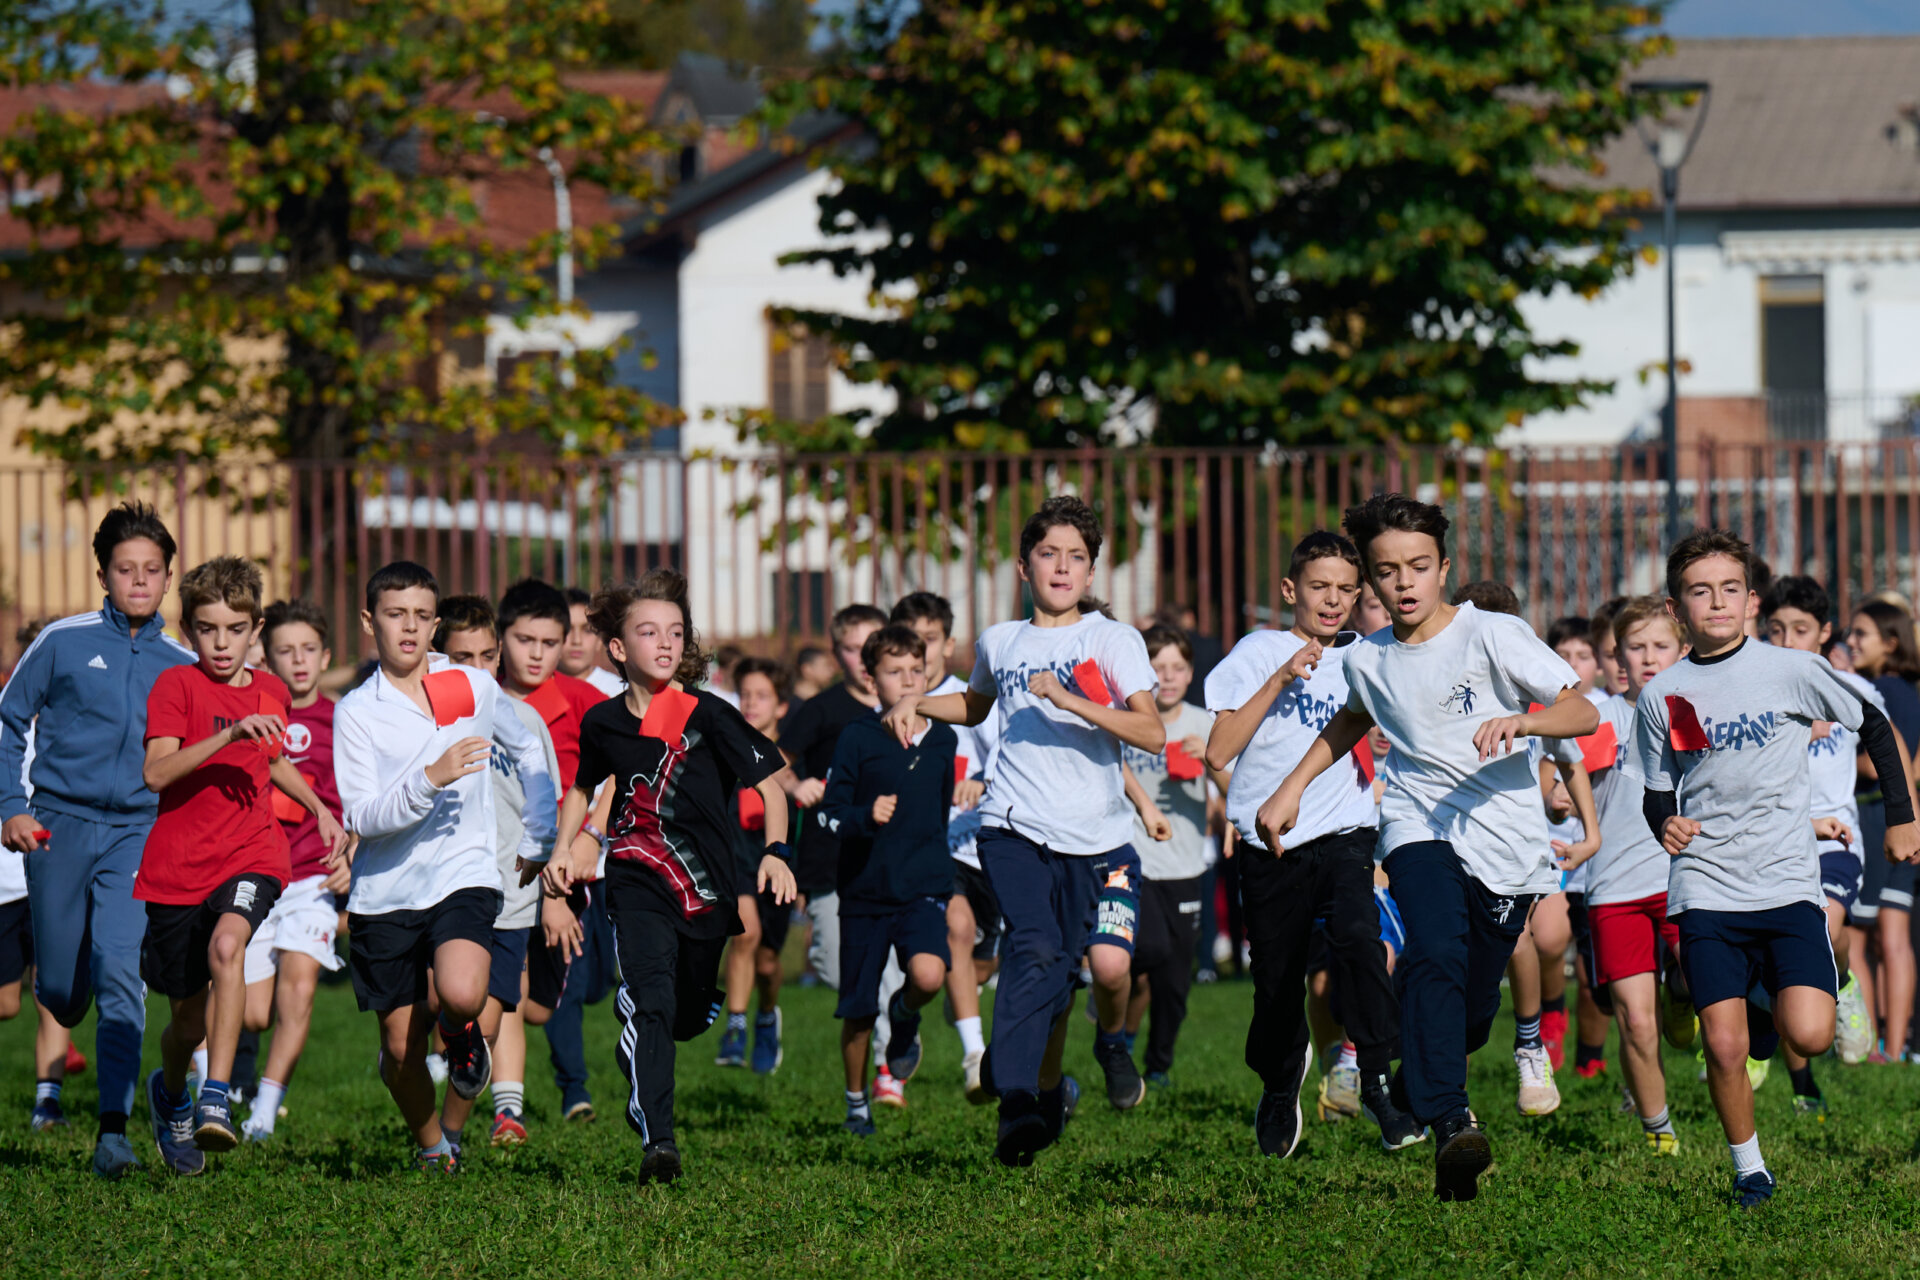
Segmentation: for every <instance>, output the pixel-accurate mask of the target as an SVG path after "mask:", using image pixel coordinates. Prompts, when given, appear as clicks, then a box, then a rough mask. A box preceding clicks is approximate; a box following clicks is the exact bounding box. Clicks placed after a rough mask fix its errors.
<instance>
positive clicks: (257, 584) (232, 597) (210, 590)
mask: <svg viewBox="0 0 1920 1280" xmlns="http://www.w3.org/2000/svg"><path fill="white" fill-rule="evenodd" d="M263 594H265V586H264V584H263V582H262V581H261V578H260V566H259V565H257V564H255V563H254V562H253V561H251V560H245V559H242V558H241V557H239V556H215V557H214V558H213V559H211V560H209V561H207V562H206V563H205V564H197V565H195V566H194V567H193V568H191V569H189V570H187V572H186V574H185V575H184V576H183V577H182V578H181V579H180V619H181V621H182V622H191V621H193V615H194V611H195V610H196V609H198V608H199V607H200V606H201V605H204V604H224V605H225V606H227V608H229V609H231V610H233V611H234V612H235V613H244V614H246V615H247V616H248V617H250V618H252V619H253V620H254V621H255V622H258V621H260V619H261V618H263V617H265V616H266V610H265V609H264V608H263V607H262V605H261V603H260V598H261V596H262V595H263Z"/></svg>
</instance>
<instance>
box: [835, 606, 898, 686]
mask: <svg viewBox="0 0 1920 1280" xmlns="http://www.w3.org/2000/svg"><path fill="white" fill-rule="evenodd" d="M879 629H880V625H879V624H878V623H876V622H860V623H855V624H854V625H853V626H851V627H849V628H848V629H847V633H846V634H845V635H843V636H841V637H840V638H839V639H838V640H835V641H834V642H833V656H834V657H835V658H837V659H838V660H839V662H840V670H842V671H843V672H845V673H846V676H847V683H848V684H850V685H852V686H853V687H854V688H856V689H859V690H860V691H861V692H863V693H872V692H873V680H872V678H871V677H870V676H868V675H867V668H866V665H865V664H864V663H862V662H861V661H860V650H861V649H863V648H864V647H866V643H867V637H868V636H870V635H872V634H873V633H874V632H876V631H878V630H879ZM889 705H891V704H889Z"/></svg>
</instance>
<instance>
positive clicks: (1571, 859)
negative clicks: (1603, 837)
mask: <svg viewBox="0 0 1920 1280" xmlns="http://www.w3.org/2000/svg"><path fill="white" fill-rule="evenodd" d="M1598 852H1600V838H1599V837H1598V836H1587V837H1586V838H1584V839H1580V840H1575V841H1574V842H1573V843H1572V844H1568V843H1567V842H1566V841H1565V840H1555V841H1554V842H1553V865H1554V866H1556V867H1558V868H1560V870H1562V871H1571V870H1573V869H1574V868H1575V867H1577V866H1579V865H1580V864H1581V863H1583V862H1585V861H1586V860H1587V859H1588V858H1591V857H1592V856H1593V855H1594V854H1596V853H1598Z"/></svg>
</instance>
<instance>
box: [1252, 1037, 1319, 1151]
mask: <svg viewBox="0 0 1920 1280" xmlns="http://www.w3.org/2000/svg"><path fill="white" fill-rule="evenodd" d="M1292 1079H1293V1088H1292V1089H1290V1090H1288V1091H1287V1092H1286V1093H1275V1092H1273V1091H1272V1090H1271V1089H1262V1090H1261V1091H1260V1105H1259V1106H1257V1107H1255V1108H1254V1111H1253V1136H1254V1137H1255V1138H1256V1139H1257V1140H1258V1141H1259V1143H1260V1154H1261V1155H1264V1156H1270V1157H1272V1158H1274V1159H1276V1160H1284V1159H1286V1158H1287V1157H1288V1156H1290V1155H1292V1154H1293V1149H1294V1148H1295V1147H1297V1146H1299V1145H1300V1130H1301V1127H1302V1126H1301V1122H1300V1086H1301V1085H1303V1084H1305V1083H1306V1079H1307V1054H1306V1053H1305V1052H1302V1053H1301V1055H1300V1069H1299V1070H1298V1071H1297V1072H1294V1073H1293V1075H1292Z"/></svg>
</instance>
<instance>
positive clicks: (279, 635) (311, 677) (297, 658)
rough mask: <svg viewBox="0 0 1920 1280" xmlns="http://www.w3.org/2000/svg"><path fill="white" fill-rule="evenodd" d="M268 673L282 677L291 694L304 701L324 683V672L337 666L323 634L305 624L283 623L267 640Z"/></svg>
mask: <svg viewBox="0 0 1920 1280" xmlns="http://www.w3.org/2000/svg"><path fill="white" fill-rule="evenodd" d="M266 649H267V670H269V671H271V672H273V674H275V675H276V676H279V677H280V680H281V682H282V683H283V684H285V685H286V686H287V690H288V692H290V693H292V694H293V696H294V697H296V698H304V697H306V696H307V695H308V694H309V693H312V692H313V687H314V686H315V685H317V684H319V683H320V673H321V672H323V671H325V670H326V669H327V668H328V667H330V666H332V665H333V654H332V653H330V652H329V651H328V650H327V645H326V641H324V640H322V639H321V638H320V633H319V632H318V631H315V630H314V629H313V628H312V627H310V626H308V625H307V624H306V623H304V622H283V623H281V624H280V625H279V626H277V627H275V628H274V629H273V632H272V634H270V635H268V636H267V637H266Z"/></svg>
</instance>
